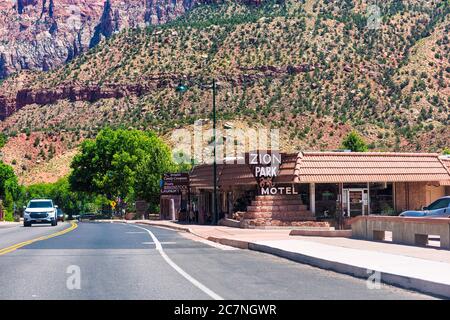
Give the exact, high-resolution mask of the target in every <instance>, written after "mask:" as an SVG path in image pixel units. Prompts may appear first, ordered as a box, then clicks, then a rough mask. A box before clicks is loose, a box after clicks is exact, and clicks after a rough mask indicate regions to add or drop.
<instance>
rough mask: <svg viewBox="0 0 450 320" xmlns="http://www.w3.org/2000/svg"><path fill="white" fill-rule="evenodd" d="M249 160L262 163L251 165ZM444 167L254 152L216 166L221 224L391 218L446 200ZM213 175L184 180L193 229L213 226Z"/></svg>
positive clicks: (344, 155) (390, 158)
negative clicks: (372, 216) (194, 221)
mask: <svg viewBox="0 0 450 320" xmlns="http://www.w3.org/2000/svg"><path fill="white" fill-rule="evenodd" d="M255 153H257V154H259V155H261V154H262V155H263V156H262V157H258V159H257V160H255V159H256V158H255V157H254V155H255ZM267 154H268V155H267ZM264 155H266V156H264ZM264 158H267V160H265V159H264ZM448 163H450V161H447V160H446V159H443V158H441V157H440V156H439V155H438V154H426V153H372V152H367V153H366V152H365V153H357V152H301V153H298V154H297V153H296V154H286V153H281V154H278V153H275V152H274V153H273V154H272V153H271V152H270V151H269V152H253V153H249V154H246V155H245V156H244V157H243V158H239V159H237V158H236V159H228V161H225V163H223V164H219V165H217V177H218V178H217V190H218V212H219V217H220V218H229V219H238V220H242V221H243V222H245V223H244V226H249V227H251V226H304V225H320V224H318V222H329V223H330V224H331V225H333V224H335V223H336V221H338V220H340V219H341V218H346V217H348V218H350V217H355V216H359V215H369V214H378V215H397V214H399V213H400V212H402V211H405V210H413V209H421V208H422V207H424V206H426V205H428V204H429V203H430V202H432V201H434V200H435V199H437V198H439V197H441V196H444V195H448V194H450V193H449V191H450V190H449V187H450V171H449V167H450V166H448ZM212 170H213V166H212V165H199V166H196V167H194V169H193V170H192V172H191V174H190V190H191V195H192V206H191V209H192V214H194V215H195V217H197V221H198V222H199V223H210V222H212V220H213V211H214V210H213V208H214V199H213V190H214V181H213V171H212Z"/></svg>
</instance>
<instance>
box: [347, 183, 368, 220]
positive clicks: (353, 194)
mask: <svg viewBox="0 0 450 320" xmlns="http://www.w3.org/2000/svg"><path fill="white" fill-rule="evenodd" d="M347 203H348V212H349V215H350V217H356V216H360V215H364V191H363V190H360V189H354V190H352V189H349V190H348V201H347Z"/></svg>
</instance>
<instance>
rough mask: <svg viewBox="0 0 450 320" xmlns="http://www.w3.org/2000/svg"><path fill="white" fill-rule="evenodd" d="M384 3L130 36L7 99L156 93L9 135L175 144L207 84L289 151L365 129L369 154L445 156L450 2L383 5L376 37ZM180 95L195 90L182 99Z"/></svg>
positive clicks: (86, 108) (190, 23)
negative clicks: (72, 90)
mask: <svg viewBox="0 0 450 320" xmlns="http://www.w3.org/2000/svg"><path fill="white" fill-rule="evenodd" d="M372 4H374V2H373V1H367V0H343V1H332V0H303V1H288V0H286V1H265V2H264V3H263V5H261V6H246V5H241V4H235V3H234V2H231V1H225V2H224V4H220V5H203V6H199V7H198V8H196V9H194V10H192V11H191V12H189V13H188V14H186V15H185V16H183V17H181V18H179V19H176V20H174V21H172V22H170V23H167V24H165V25H162V26H152V27H148V28H146V29H129V30H126V31H124V32H121V33H118V34H115V35H114V36H112V38H110V39H108V40H106V41H104V42H102V43H101V44H100V45H99V46H97V47H95V48H94V49H92V50H91V51H89V52H88V53H87V54H84V55H82V56H80V57H79V58H77V59H74V60H73V61H72V62H70V63H69V64H67V65H65V66H64V67H61V68H59V69H56V70H54V71H51V72H48V73H29V72H28V73H21V74H18V75H16V76H13V77H11V78H9V79H7V80H6V81H4V83H3V84H2V88H3V89H4V90H5V92H10V93H11V92H13V93H14V91H15V90H19V89H23V88H31V89H32V90H34V91H36V92H39V91H40V90H46V89H49V88H59V87H64V86H69V85H72V86H73V85H75V86H78V87H84V86H91V85H98V86H101V87H107V86H112V85H113V86H123V87H127V86H132V85H135V84H146V83H155V82H157V86H156V87H152V88H153V89H151V90H148V91H145V92H143V94H141V95H134V94H130V95H128V96H126V97H123V98H118V99H102V100H97V101H69V100H61V101H58V102H57V103H55V104H52V105H44V106H41V105H29V106H26V107H24V108H23V109H21V110H19V111H18V112H16V113H15V114H13V115H12V116H10V117H9V118H7V119H6V120H5V121H4V122H3V123H1V124H0V129H1V130H3V131H4V132H5V133H6V134H8V135H11V134H17V132H18V131H19V132H20V130H21V129H23V128H29V129H30V130H32V131H47V132H48V131H51V132H56V133H58V132H61V130H63V131H66V132H72V133H73V134H74V135H75V136H77V137H80V139H83V138H85V137H92V136H94V135H95V133H96V132H98V131H99V130H100V129H101V128H103V127H105V126H112V127H114V126H123V127H133V128H138V129H144V128H148V129H153V130H156V131H157V132H159V133H161V134H167V133H168V132H170V131H171V130H172V129H174V128H179V127H186V126H188V125H192V124H193V122H194V121H195V120H196V119H199V118H205V117H206V118H207V117H208V115H209V113H210V110H211V100H212V97H211V90H208V88H207V86H206V84H208V83H210V80H211V79H212V78H213V77H214V78H215V79H217V80H218V81H219V86H220V88H219V94H218V100H217V102H218V106H219V107H218V109H219V118H220V119H221V120H224V121H230V120H239V121H245V122H248V123H249V124H250V125H256V124H258V125H264V126H267V127H272V128H280V129H281V130H282V133H283V137H284V139H285V141H289V143H285V145H286V149H291V150H293V149H296V150H299V149H315V150H324V149H335V148H339V147H340V142H341V141H342V137H343V136H344V135H346V134H347V133H348V132H350V131H351V130H352V129H356V130H357V131H359V132H360V133H361V134H362V135H363V136H364V137H365V139H366V140H367V141H368V142H369V147H370V149H371V150H379V151H386V150H396V151H400V150H402V151H441V150H442V149H443V148H444V147H445V146H446V145H448V141H449V138H450V130H449V122H450V112H449V111H450V47H449V34H450V18H449V12H450V1H419V0H411V1H400V0H388V1H383V2H382V3H381V4H379V6H380V7H379V8H380V13H381V19H380V21H379V26H378V25H376V26H377V27H375V28H373V27H370V26H372V25H373V23H374V18H376V17H374V16H373V15H370V14H368V6H370V5H372ZM369 12H370V10H369ZM376 22H378V21H377V20H376V19H375V23H376ZM368 26H369V27H368ZM178 83H184V84H186V85H187V86H188V88H189V90H188V91H186V92H185V93H184V94H180V93H178V92H176V91H175V86H176V85H177V84H178Z"/></svg>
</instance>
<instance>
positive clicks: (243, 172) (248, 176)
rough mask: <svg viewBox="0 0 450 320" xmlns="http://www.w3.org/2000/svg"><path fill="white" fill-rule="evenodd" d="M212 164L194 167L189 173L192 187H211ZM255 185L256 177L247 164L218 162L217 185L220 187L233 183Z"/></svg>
mask: <svg viewBox="0 0 450 320" xmlns="http://www.w3.org/2000/svg"><path fill="white" fill-rule="evenodd" d="M213 175H214V173H213V166H212V165H200V166H196V167H194V169H192V171H191V174H190V185H191V187H194V188H212V186H213V184H214V176H213ZM252 184H254V185H256V179H255V177H254V176H253V173H252V171H251V169H250V166H249V165H247V164H218V165H217V185H218V186H220V187H225V186H233V185H252Z"/></svg>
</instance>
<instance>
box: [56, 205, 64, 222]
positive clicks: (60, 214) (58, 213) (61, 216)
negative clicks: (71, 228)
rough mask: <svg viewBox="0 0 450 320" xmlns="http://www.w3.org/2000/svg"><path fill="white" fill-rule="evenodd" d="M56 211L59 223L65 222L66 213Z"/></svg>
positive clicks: (59, 210)
mask: <svg viewBox="0 0 450 320" xmlns="http://www.w3.org/2000/svg"><path fill="white" fill-rule="evenodd" d="M56 211H57V217H58V221H61V222H64V220H65V215H64V212H63V211H62V210H61V209H60V208H58V209H57V210H56Z"/></svg>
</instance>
